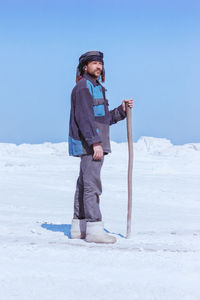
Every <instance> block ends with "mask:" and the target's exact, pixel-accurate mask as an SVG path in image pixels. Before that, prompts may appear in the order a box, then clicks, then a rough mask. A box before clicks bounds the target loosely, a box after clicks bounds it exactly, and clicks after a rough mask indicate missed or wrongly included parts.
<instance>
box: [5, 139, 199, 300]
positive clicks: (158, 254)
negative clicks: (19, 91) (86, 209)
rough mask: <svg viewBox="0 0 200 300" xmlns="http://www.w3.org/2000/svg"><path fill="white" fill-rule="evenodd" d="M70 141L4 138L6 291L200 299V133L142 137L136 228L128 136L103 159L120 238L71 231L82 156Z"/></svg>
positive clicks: (108, 209) (32, 299)
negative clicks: (188, 137)
mask: <svg viewBox="0 0 200 300" xmlns="http://www.w3.org/2000/svg"><path fill="white" fill-rule="evenodd" d="M67 147H68V145H67V143H57V144H53V143H44V144H39V145H30V144H21V145H19V146H16V145H15V144H6V143H2V144H0V224H1V227H0V228H1V231H0V243H1V247H0V268H1V272H0V299H1V300H11V299H12V300H13V299H16V300H18V299H20V300H40V299H42V300H79V299H88V300H93V299H98V300H99V299H102V300H104V299H105V300H109V299H112V300H121V299H126V300H135V299H138V300H163V299H164V300H196V299H197V300H199V299H200V284H199V282H200V279H199V278H200V143H199V144H186V145H183V146H174V145H172V144H171V143H170V141H168V140H165V139H157V138H150V137H141V138H140V140H139V141H138V142H137V143H135V144H134V149H135V152H134V169H133V222H132V238H131V239H130V240H127V239H125V238H124V235H125V233H126V215H127V165H128V149H127V144H126V143H121V144H118V143H114V142H112V154H110V155H108V156H106V157H105V161H104V165H103V168H102V173H101V177H102V185H103V193H102V195H101V211H102V215H103V220H104V223H105V229H106V230H107V231H109V232H110V233H112V234H113V235H115V236H116V237H117V240H118V241H117V243H116V244H114V245H96V244H88V243H86V242H85V241H84V240H71V239H70V223H71V219H72V213H73V196H74V190H75V185H76V179H77V176H78V173H79V162H80V160H79V158H74V157H69V156H68V153H67Z"/></svg>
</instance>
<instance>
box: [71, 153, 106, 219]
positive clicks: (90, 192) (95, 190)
mask: <svg viewBox="0 0 200 300" xmlns="http://www.w3.org/2000/svg"><path fill="white" fill-rule="evenodd" d="M103 162H104V155H103V157H102V159H101V160H94V159H93V154H87V155H82V156H81V161H80V172H79V177H78V179H77V183H76V191H75V195H74V219H85V220H86V221H87V222H97V221H102V216H101V211H100V207H99V202H100V198H99V196H100V195H101V193H102V184H101V178H100V173H101V168H102V165H103Z"/></svg>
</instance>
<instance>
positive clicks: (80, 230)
mask: <svg viewBox="0 0 200 300" xmlns="http://www.w3.org/2000/svg"><path fill="white" fill-rule="evenodd" d="M85 236H86V221H85V220H84V219H82V220H79V219H72V226H71V239H84V238H85Z"/></svg>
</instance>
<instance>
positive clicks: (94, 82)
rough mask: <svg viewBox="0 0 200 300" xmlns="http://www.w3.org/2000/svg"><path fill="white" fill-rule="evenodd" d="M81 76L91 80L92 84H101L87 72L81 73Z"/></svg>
mask: <svg viewBox="0 0 200 300" xmlns="http://www.w3.org/2000/svg"><path fill="white" fill-rule="evenodd" d="M83 77H84V78H85V79H88V80H89V81H91V82H92V84H93V85H94V86H97V85H101V84H100V82H99V81H98V80H97V81H95V80H94V79H93V78H92V76H90V75H89V74H88V73H84V74H83Z"/></svg>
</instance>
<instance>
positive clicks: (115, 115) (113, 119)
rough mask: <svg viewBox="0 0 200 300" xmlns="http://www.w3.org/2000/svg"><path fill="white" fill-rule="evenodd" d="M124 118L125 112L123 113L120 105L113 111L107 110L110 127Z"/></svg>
mask: <svg viewBox="0 0 200 300" xmlns="http://www.w3.org/2000/svg"><path fill="white" fill-rule="evenodd" d="M125 118H126V112H125V111H123V108H122V104H121V105H120V106H118V107H117V108H114V109H113V110H109V119H110V125H112V124H115V123H117V122H119V121H121V120H123V119H125Z"/></svg>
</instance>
